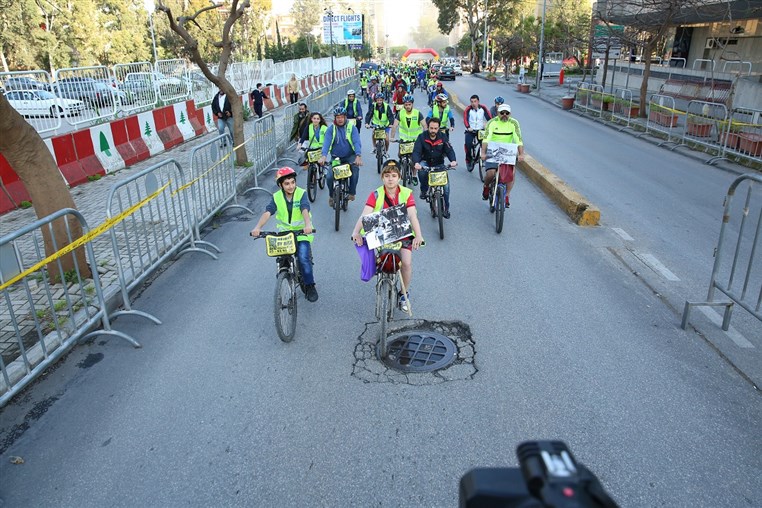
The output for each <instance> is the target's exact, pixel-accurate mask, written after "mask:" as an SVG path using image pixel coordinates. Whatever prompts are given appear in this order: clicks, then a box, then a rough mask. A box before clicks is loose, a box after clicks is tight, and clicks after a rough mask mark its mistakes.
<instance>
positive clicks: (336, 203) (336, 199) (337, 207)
mask: <svg viewBox="0 0 762 508" xmlns="http://www.w3.org/2000/svg"><path fill="white" fill-rule="evenodd" d="M342 201H344V193H343V192H342V189H341V185H337V186H336V187H334V189H333V210H334V212H335V218H334V221H335V227H336V231H338V230H339V223H340V222H341V202H342Z"/></svg>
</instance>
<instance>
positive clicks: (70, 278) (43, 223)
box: [0, 208, 138, 406]
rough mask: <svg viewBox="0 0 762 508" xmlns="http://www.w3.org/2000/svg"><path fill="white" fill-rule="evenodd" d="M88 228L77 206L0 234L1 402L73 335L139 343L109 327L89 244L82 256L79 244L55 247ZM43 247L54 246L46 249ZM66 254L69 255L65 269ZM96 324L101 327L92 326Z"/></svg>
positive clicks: (70, 343)
mask: <svg viewBox="0 0 762 508" xmlns="http://www.w3.org/2000/svg"><path fill="white" fill-rule="evenodd" d="M89 230H90V229H89V227H88V225H87V222H86V221H85V218H84V217H83V216H82V214H80V213H79V212H78V211H76V210H72V209H68V208H67V209H63V210H59V211H57V212H55V213H53V214H51V215H49V216H47V217H45V218H43V219H40V220H38V221H36V222H34V223H32V224H29V225H27V226H24V227H23V228H21V229H19V230H18V231H16V232H14V233H11V234H9V235H6V236H5V237H3V238H0V283H2V290H1V291H2V295H3V300H4V303H5V305H4V308H2V309H1V310H0V312H1V313H2V321H3V327H2V331H1V332H0V344H2V345H3V351H2V356H0V374H2V375H1V376H0V406H3V405H4V404H5V403H7V402H8V401H9V400H10V399H11V397H13V396H14V395H16V394H17V393H18V392H19V391H20V390H21V389H23V388H24V387H25V386H26V385H27V384H29V382H31V381H32V380H33V379H34V378H35V377H37V376H38V375H39V374H41V373H42V372H43V371H44V370H45V369H46V368H47V367H48V366H50V365H51V364H52V363H53V362H55V361H56V360H57V359H58V358H60V357H61V356H62V355H64V354H65V353H66V352H67V351H68V350H69V349H70V348H71V347H72V346H74V345H75V344H76V343H77V342H78V341H79V340H82V339H87V338H89V337H93V336H96V335H112V336H116V337H119V338H122V339H124V340H126V341H128V342H129V343H131V344H133V345H135V346H138V343H137V341H136V340H135V339H133V338H132V337H131V336H129V335H127V334H125V333H122V332H120V331H117V330H113V329H112V328H111V322H110V320H109V316H108V314H107V310H106V304H105V299H104V295H103V290H102V288H101V282H100V277H99V275H98V263H97V260H96V258H95V253H94V251H93V246H92V244H91V243H90V242H89V241H88V242H86V243H84V245H83V246H82V247H81V249H84V251H85V256H83V257H82V258H79V256H78V255H77V253H78V252H79V251H74V252H73V253H65V252H60V251H59V249H60V247H61V246H63V245H68V244H71V243H72V241H73V240H74V239H75V238H78V237H79V236H80V233H82V234H85V235H87V234H88V232H89ZM43 239H45V240H47V243H46V241H45V240H43ZM46 247H48V248H50V249H52V251H53V252H54V253H55V254H53V255H48V254H47V253H46ZM65 257H70V258H71V261H72V263H73V268H72V269H71V270H70V271H67V272H65V271H64V264H63V261H62V260H63V259H64V258H65ZM83 260H84V263H85V264H82V261H83ZM87 265H89V267H88V266H87ZM88 272H91V273H90V274H88ZM99 324H100V326H101V327H102V328H101V329H97V330H95V331H92V332H90V330H92V329H93V328H94V327H97V326H98V325H99Z"/></svg>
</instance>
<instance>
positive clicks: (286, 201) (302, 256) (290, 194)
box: [250, 167, 318, 302]
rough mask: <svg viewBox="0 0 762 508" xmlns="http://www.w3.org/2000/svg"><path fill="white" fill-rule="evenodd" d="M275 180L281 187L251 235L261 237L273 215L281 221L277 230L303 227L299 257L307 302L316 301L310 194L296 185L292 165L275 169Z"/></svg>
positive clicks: (297, 248) (300, 236) (298, 245)
mask: <svg viewBox="0 0 762 508" xmlns="http://www.w3.org/2000/svg"><path fill="white" fill-rule="evenodd" d="M275 181H276V182H277V183H278V187H280V190H278V191H275V194H273V198H272V200H270V204H268V205H267V208H265V212H264V213H263V214H262V216H261V217H260V218H259V222H257V225H256V226H254V229H252V230H251V233H250V234H251V236H253V237H255V238H256V237H258V236H259V234H260V233H261V230H262V227H263V226H264V225H265V224H266V223H267V221H268V220H270V217H272V216H273V215H274V216H275V220H277V221H278V231H299V230H302V229H303V230H304V233H305V234H303V235H299V236H297V237H296V241H297V243H296V259H297V261H298V263H299V271H300V272H302V279H303V280H304V286H305V288H304V291H305V296H306V298H307V300H308V301H310V302H316V301H317V299H318V293H317V289H315V276H314V275H313V274H312V251H311V247H310V245H311V244H312V239H313V238H314V237H315V235H313V234H311V233H312V231H313V227H312V214H311V213H310V202H309V199H307V193H306V192H304V189H302V188H301V187H297V186H296V171H294V170H293V169H292V168H289V167H283V168H280V169H279V170H278V171H276V172H275ZM295 205H296V206H298V207H299V210H298V211H295V210H294V206H295ZM295 212H296V213H295Z"/></svg>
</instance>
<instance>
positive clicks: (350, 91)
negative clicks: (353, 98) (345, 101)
mask: <svg viewBox="0 0 762 508" xmlns="http://www.w3.org/2000/svg"><path fill="white" fill-rule="evenodd" d="M347 95H357V94H356V93H355V91H354V90H353V89H351V88H350V89H349V90H347Z"/></svg>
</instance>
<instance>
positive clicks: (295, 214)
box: [273, 187, 315, 242]
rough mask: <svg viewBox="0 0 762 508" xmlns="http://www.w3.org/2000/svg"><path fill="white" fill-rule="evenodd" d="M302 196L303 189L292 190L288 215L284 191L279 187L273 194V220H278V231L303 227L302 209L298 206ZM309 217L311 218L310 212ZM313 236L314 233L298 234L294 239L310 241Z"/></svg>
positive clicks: (296, 229) (295, 229) (297, 229)
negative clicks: (292, 195)
mask: <svg viewBox="0 0 762 508" xmlns="http://www.w3.org/2000/svg"><path fill="white" fill-rule="evenodd" d="M302 196H304V189H302V188H301V187H297V188H296V190H295V191H294V201H293V206H292V208H291V217H289V216H288V205H287V204H286V193H285V192H283V189H281V190H280V191H278V192H276V193H275V194H273V200H274V201H275V220H276V221H278V231H299V230H300V229H304V226H305V224H304V217H302V210H301V208H300V206H299V204H300V203H301V202H302ZM310 219H312V213H311V212H310ZM314 237H315V235H299V236H297V237H296V239H297V241H299V242H304V241H307V242H312V239H313V238H314Z"/></svg>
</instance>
